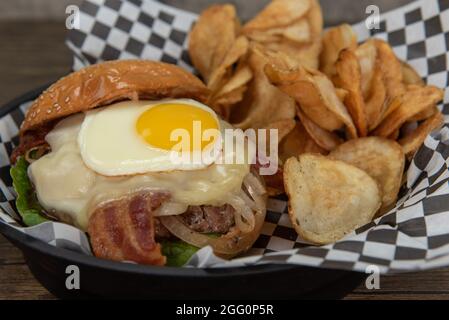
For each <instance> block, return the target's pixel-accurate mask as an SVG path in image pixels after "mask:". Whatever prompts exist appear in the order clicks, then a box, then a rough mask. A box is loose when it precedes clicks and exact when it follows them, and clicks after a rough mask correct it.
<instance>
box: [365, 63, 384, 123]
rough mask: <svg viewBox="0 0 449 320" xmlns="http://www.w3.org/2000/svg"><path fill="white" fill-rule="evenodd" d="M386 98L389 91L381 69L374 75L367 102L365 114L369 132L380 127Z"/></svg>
mask: <svg viewBox="0 0 449 320" xmlns="http://www.w3.org/2000/svg"><path fill="white" fill-rule="evenodd" d="M386 97H387V90H386V89H385V84H384V82H383V77H382V71H381V70H380V68H377V69H376V71H375V72H374V74H373V79H372V82H371V88H370V95H369V96H368V98H367V100H366V101H365V113H366V120H367V122H368V129H369V131H372V130H374V129H375V128H376V127H377V126H378V125H379V123H380V121H381V119H382V113H383V109H384V105H385V99H386Z"/></svg>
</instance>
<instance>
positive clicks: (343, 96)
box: [335, 88, 348, 102]
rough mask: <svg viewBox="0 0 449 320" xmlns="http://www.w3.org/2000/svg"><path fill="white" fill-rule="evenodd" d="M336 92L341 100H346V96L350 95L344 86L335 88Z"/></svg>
mask: <svg viewBox="0 0 449 320" xmlns="http://www.w3.org/2000/svg"><path fill="white" fill-rule="evenodd" d="M335 93H336V94H337V97H338V99H340V101H341V102H344V101H345V99H346V96H347V95H348V91H346V90H345V89H342V88H335Z"/></svg>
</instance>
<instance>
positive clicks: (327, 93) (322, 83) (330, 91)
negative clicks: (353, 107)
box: [313, 74, 357, 139]
mask: <svg viewBox="0 0 449 320" xmlns="http://www.w3.org/2000/svg"><path fill="white" fill-rule="evenodd" d="M313 80H314V82H315V84H316V85H317V87H318V89H319V91H320V93H321V96H322V99H323V101H324V104H325V105H326V106H327V107H328V109H329V110H330V111H331V112H332V113H333V114H334V115H335V116H336V117H337V118H338V119H339V120H340V121H341V122H343V123H344V124H345V126H346V131H347V135H348V137H349V138H350V139H354V138H357V130H356V128H355V126H354V122H353V121H352V119H351V116H350V115H349V113H348V110H347V109H346V107H345V105H344V104H343V103H342V102H341V101H340V99H339V98H338V96H337V94H336V93H335V87H334V85H333V84H332V82H331V81H330V80H329V79H328V78H327V77H326V76H325V75H324V74H319V75H315V76H314V77H313Z"/></svg>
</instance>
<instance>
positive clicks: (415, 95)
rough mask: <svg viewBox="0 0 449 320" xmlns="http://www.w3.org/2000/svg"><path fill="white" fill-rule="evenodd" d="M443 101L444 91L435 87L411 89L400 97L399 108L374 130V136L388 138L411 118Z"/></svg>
mask: <svg viewBox="0 0 449 320" xmlns="http://www.w3.org/2000/svg"><path fill="white" fill-rule="evenodd" d="M442 99H443V90H441V89H439V88H437V87H435V86H427V87H409V89H408V90H407V92H406V93H404V94H403V95H402V96H401V97H400V102H399V107H397V108H396V109H395V110H394V111H393V112H392V113H391V114H390V115H389V116H388V117H387V118H385V120H383V121H382V123H381V124H380V125H379V126H378V127H377V128H376V130H374V132H373V134H374V135H377V136H381V137H388V136H389V135H391V134H392V133H394V132H395V131H396V130H397V129H399V128H400V127H402V125H403V124H404V123H405V122H406V121H407V120H408V119H410V118H412V117H413V116H415V115H416V114H418V113H420V112H422V111H423V110H426V109H428V108H430V107H432V106H434V105H435V104H436V103H438V102H439V101H441V100H442Z"/></svg>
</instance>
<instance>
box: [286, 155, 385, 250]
mask: <svg viewBox="0 0 449 320" xmlns="http://www.w3.org/2000/svg"><path fill="white" fill-rule="evenodd" d="M284 186H285V191H286V193H287V196H288V198H289V217H290V221H291V223H292V225H293V227H294V228H295V230H296V231H297V232H298V234H299V235H300V236H301V237H302V238H303V239H304V240H306V241H309V242H311V243H315V244H328V243H332V242H335V241H337V240H339V239H341V238H342V237H344V236H345V235H346V234H348V233H350V232H351V231H353V230H355V229H357V228H359V227H361V226H363V225H365V224H367V223H369V222H370V221H371V220H372V218H373V217H374V215H375V214H376V212H377V210H378V209H379V207H380V205H381V194H380V191H379V187H378V186H377V183H376V181H375V180H374V179H373V178H371V177H370V176H369V175H368V174H367V173H365V172H364V171H363V170H360V169H359V168H357V167H354V166H352V165H349V164H347V163H345V162H342V161H338V160H331V159H328V158H326V157H324V156H321V155H315V154H303V155H301V156H299V158H293V157H292V158H290V159H288V160H287V162H286V163H285V166H284Z"/></svg>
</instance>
